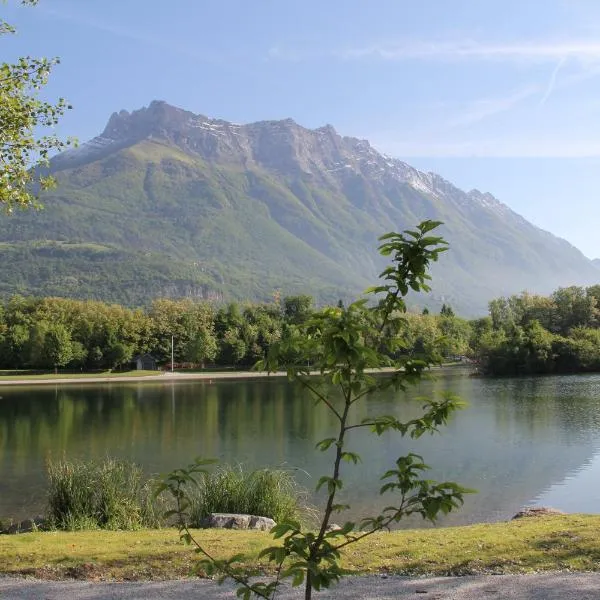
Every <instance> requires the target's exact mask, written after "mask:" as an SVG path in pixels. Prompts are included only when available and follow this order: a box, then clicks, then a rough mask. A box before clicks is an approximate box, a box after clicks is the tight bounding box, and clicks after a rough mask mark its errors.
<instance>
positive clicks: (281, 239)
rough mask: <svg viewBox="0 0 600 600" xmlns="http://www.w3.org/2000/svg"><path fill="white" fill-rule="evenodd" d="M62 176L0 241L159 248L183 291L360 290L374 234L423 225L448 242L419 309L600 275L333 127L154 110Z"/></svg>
mask: <svg viewBox="0 0 600 600" xmlns="http://www.w3.org/2000/svg"><path fill="white" fill-rule="evenodd" d="M52 168H53V170H54V171H55V173H56V174H57V176H58V179H59V182H60V187H59V188H58V190H57V191H56V192H52V193H51V194H50V195H48V196H47V198H46V199H45V203H46V206H47V209H46V211H44V213H41V214H40V215H35V216H31V215H23V216H18V217H17V218H15V219H11V220H10V224H8V225H7V224H6V223H3V224H1V225H0V239H3V240H4V241H8V242H13V243H21V244H22V243H26V244H33V243H35V242H36V241H37V242H38V243H39V240H40V239H41V240H62V241H71V242H72V241H76V242H78V243H88V244H89V243H93V244H101V245H103V246H106V247H108V248H118V249H119V251H120V252H137V253H139V252H143V253H146V254H148V253H150V254H152V255H153V256H155V255H157V256H160V257H163V258H164V259H165V260H166V261H167V262H168V264H170V265H177V266H178V268H179V269H180V271H181V269H184V270H185V272H186V273H191V275H189V277H191V279H190V280H189V281H188V280H186V279H185V277H184V278H183V280H182V279H181V277H182V275H181V273H179V275H178V282H179V283H178V287H177V289H180V288H181V289H197V287H198V285H201V286H202V289H203V290H206V289H207V286H208V288H210V287H211V286H213V287H214V294H215V295H217V296H219V297H221V296H222V297H224V298H227V297H238V298H251V299H264V298H268V297H269V296H270V294H271V293H272V291H273V289H275V288H279V289H281V290H282V291H283V292H284V293H288V292H289V293H298V292H303V293H312V294H315V295H316V296H318V297H320V299H321V300H326V301H332V300H335V299H336V298H339V297H350V296H354V295H355V294H357V293H359V292H360V290H361V289H362V288H363V287H364V286H365V285H366V284H367V283H370V282H372V281H373V278H374V277H376V275H377V273H378V271H379V269H380V267H381V264H382V263H381V262H380V261H379V258H378V256H377V253H376V246H377V236H378V235H380V234H382V233H384V232H386V231H389V230H400V229H405V228H408V227H411V226H414V225H415V224H416V223H417V222H419V221H421V220H423V219H436V220H440V221H443V222H444V226H443V231H442V234H443V235H444V236H445V237H446V238H447V239H448V240H449V242H450V244H451V251H450V252H448V253H446V254H445V255H444V257H443V259H442V260H441V262H440V264H439V265H436V267H435V269H434V291H433V295H432V296H431V297H430V298H428V299H425V300H423V301H422V302H424V303H427V304H429V305H430V306H432V307H435V306H437V305H439V304H440V303H441V302H451V303H452V304H454V305H455V307H456V308H457V309H458V310H459V311H462V312H463V313H465V314H478V313H483V312H485V308H486V303H487V301H488V300H489V299H491V298H493V297H496V296H499V295H505V294H509V293H514V292H519V291H521V290H523V289H528V290H531V291H537V292H549V291H551V290H552V289H553V288H555V287H558V286H560V285H571V284H576V283H577V284H579V283H583V284H587V283H593V282H595V280H596V279H597V278H598V269H597V267H595V266H594V265H593V264H592V262H591V261H589V260H587V259H586V258H585V257H584V256H583V255H582V254H581V253H580V252H579V251H578V250H577V249H576V248H574V247H573V246H571V245H570V244H568V243H567V242H565V241H564V240H561V239H559V238H556V237H555V236H553V235H551V234H549V233H547V232H545V231H542V230H540V229H538V228H536V227H534V226H533V225H532V224H530V223H529V222H527V221H526V220H525V219H523V218H522V217H521V216H519V215H518V214H516V213H515V212H513V211H512V210H511V209H510V208H509V207H508V206H506V205H505V204H503V203H501V202H500V201H498V200H497V199H496V198H494V197H493V196H492V195H491V194H488V193H482V192H480V191H478V190H471V191H470V192H465V191H462V190H460V189H458V188H457V187H455V186H454V185H452V184H451V183H450V182H448V181H446V180H445V179H443V178H442V177H440V176H438V175H436V174H434V173H423V172H421V171H418V170H417V169H414V168H413V167H411V166H410V165H408V164H406V163H404V162H402V161H400V160H396V159H394V158H392V157H389V156H386V155H384V154H381V153H379V152H378V151H377V150H375V149H374V148H373V147H372V146H371V145H370V144H369V142H368V141H366V140H359V139H356V138H352V137H343V136H340V135H339V134H338V133H337V132H336V131H335V129H334V128H333V127H332V126H330V125H326V126H324V127H321V128H318V129H314V130H310V129H306V128H304V127H302V126H300V125H298V124H297V123H295V122H294V121H293V120H291V119H286V120H282V121H262V122H258V123H251V124H246V125H239V124H235V123H229V122H227V121H223V120H218V119H211V118H209V117H206V116H203V115H196V114H193V113H191V112H189V111H185V110H182V109H180V108H176V107H173V106H170V105H168V104H166V103H165V102H158V101H155V102H152V103H151V104H150V105H149V106H148V107H146V108H142V109H140V110H136V111H133V112H131V113H129V112H127V111H121V112H119V113H114V114H113V115H112V116H111V117H110V119H109V121H108V124H107V126H106V128H105V130H104V131H103V132H102V134H101V135H100V136H98V137H96V138H94V139H93V140H91V141H89V142H87V143H86V144H83V145H82V146H81V147H79V148H77V149H75V150H71V151H69V152H65V153H64V154H62V155H59V156H58V157H56V158H55V159H54V160H53V163H52ZM132 260H134V259H133V258H132ZM135 260H137V259H135ZM135 260H134V262H135ZM167 271H168V269H167ZM167 271H165V273H164V276H165V278H167V279H168V277H169V275H168V272H167ZM38 279H40V277H38ZM136 285H137V286H139V288H140V290H143V288H144V284H143V281H139V282H137V281H136ZM161 285H162V286H163V287H164V284H163V283H161ZM186 286H187V287H186ZM36 289H38V288H36ZM43 289H44V288H43V287H42V290H43ZM152 289H156V287H154V288H149V292H151V290H152ZM161 289H162V288H161ZM99 293H101V291H99ZM204 293H205V294H206V293H207V292H204ZM115 294H116V295H117V297H118V289H115ZM140 294H143V292H140Z"/></svg>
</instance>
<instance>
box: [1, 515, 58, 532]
mask: <svg viewBox="0 0 600 600" xmlns="http://www.w3.org/2000/svg"><path fill="white" fill-rule="evenodd" d="M47 526H48V523H47V522H46V519H45V518H44V517H42V516H37V517H33V519H25V520H24V521H18V522H17V523H13V524H12V525H9V526H8V527H7V528H6V529H3V530H2V531H0V533H8V534H15V533H30V532H31V531H43V530H44V529H47Z"/></svg>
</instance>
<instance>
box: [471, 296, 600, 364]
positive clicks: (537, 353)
mask: <svg viewBox="0 0 600 600" xmlns="http://www.w3.org/2000/svg"><path fill="white" fill-rule="evenodd" d="M471 325H472V329H473V331H474V335H473V337H472V340H473V341H472V348H471V352H472V353H473V355H474V356H476V357H477V359H478V360H479V362H480V363H481V366H482V368H483V370H484V372H485V373H487V374H491V375H521V374H545V373H571V372H581V371H598V370H600V285H595V286H592V287H588V288H584V287H578V286H572V287H567V288H560V289H558V290H556V291H555V292H554V293H553V294H552V295H551V296H548V297H546V296H536V295H532V294H528V293H522V294H519V295H515V296H511V297H509V298H499V299H497V300H493V301H492V302H490V316H489V317H487V318H485V319H480V320H478V321H474V322H472V323H471Z"/></svg>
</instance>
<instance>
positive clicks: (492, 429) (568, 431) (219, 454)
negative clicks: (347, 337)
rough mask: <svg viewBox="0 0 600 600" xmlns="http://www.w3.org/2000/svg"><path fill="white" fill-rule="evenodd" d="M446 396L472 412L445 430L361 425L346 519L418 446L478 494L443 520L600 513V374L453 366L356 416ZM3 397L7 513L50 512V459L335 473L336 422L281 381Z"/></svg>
mask: <svg viewBox="0 0 600 600" xmlns="http://www.w3.org/2000/svg"><path fill="white" fill-rule="evenodd" d="M443 391H451V392H454V393H456V394H458V395H459V396H460V397H461V398H462V399H463V400H465V401H466V402H467V403H468V407H467V408H466V409H465V410H462V411H459V412H458V413H456V414H455V415H454V417H453V418H452V421H451V422H450V424H449V425H448V426H447V427H445V428H444V429H443V430H442V433H441V434H440V435H436V436H431V437H430V436H426V437H424V438H421V439H419V440H411V439H403V438H401V437H400V436H399V435H398V434H386V435H384V436H382V437H380V438H378V437H377V436H375V435H371V434H368V433H367V432H363V431H355V432H353V434H352V437H351V439H350V443H349V445H348V449H350V450H353V451H355V452H358V453H359V454H361V456H362V458H363V461H362V463H360V464H359V465H357V466H353V465H347V466H345V467H344V469H345V472H344V475H343V479H344V481H345V484H346V485H345V495H346V499H347V500H348V501H349V502H350V503H351V504H352V510H351V511H350V513H349V515H348V516H349V517H354V518H357V517H360V516H365V515H372V514H374V513H375V511H376V510H377V508H380V507H382V506H386V505H388V504H389V503H390V502H389V499H387V498H385V497H384V498H382V497H380V496H379V494H378V489H379V486H380V485H381V484H380V482H379V476H380V474H381V473H383V472H384V471H385V470H386V469H388V468H390V467H392V466H393V464H394V460H395V459H396V458H397V457H398V456H400V455H401V454H406V453H407V452H410V451H412V452H417V453H419V454H422V455H423V457H424V458H425V462H427V463H428V464H430V465H432V467H433V468H432V470H431V471H430V474H429V475H428V477H431V478H435V479H440V480H450V481H457V482H459V483H461V484H462V485H465V486H467V487H472V488H475V489H477V490H478V493H477V494H474V495H471V496H469V497H468V498H467V501H466V502H465V506H464V507H463V509H462V510H460V511H457V512H455V513H453V514H451V515H449V516H448V517H446V518H445V519H444V520H443V521H441V523H443V524H446V525H453V524H462V523H471V522H478V521H496V520H501V519H507V518H510V517H511V516H512V515H513V514H514V513H515V512H517V511H518V510H519V509H520V508H521V507H522V506H524V505H533V504H539V505H549V506H553V507H555V508H560V509H562V510H565V511H568V512H600V510H599V508H600V375H578V376H557V377H538V378H534V377H531V378H513V379H482V378H474V377H469V376H468V371H467V370H465V369H462V368H456V369H442V370H439V371H436V372H435V374H434V376H433V379H431V380H429V381H423V382H422V383H421V384H420V385H419V386H418V387H417V388H415V389H414V390H411V392H410V394H407V395H403V394H401V393H400V394H398V393H395V392H393V391H389V392H386V393H384V394H380V395H377V396H375V397H373V398H370V399H368V400H367V401H365V402H364V403H363V404H362V405H360V406H359V407H358V413H357V418H358V419H360V418H363V417H366V416H373V415H376V414H394V415H397V416H398V417H400V418H404V419H408V418H411V417H412V416H414V415H416V414H418V411H419V407H420V404H421V402H420V401H419V400H418V397H419V396H421V397H422V396H428V395H429V396H431V395H435V394H441V393H442V392H443ZM0 396H2V398H1V399H0V473H1V477H0V517H14V518H23V517H26V516H31V515H33V514H37V513H40V512H43V509H44V502H45V500H44V487H45V468H44V465H45V461H46V460H47V459H48V458H49V457H55V458H60V457H62V456H67V457H72V458H102V457H105V456H114V457H118V458H123V459H128V460H132V461H135V462H138V463H139V464H141V465H143V467H144V468H145V469H146V471H147V472H148V473H149V474H150V473H165V472H167V471H169V470H171V469H173V468H175V467H179V466H183V465H186V464H187V463H188V462H190V461H191V460H192V459H193V458H194V457H196V456H203V457H210V458H218V459H221V460H223V461H227V462H232V463H241V464H243V465H246V466H248V467H256V466H267V465H268V466H283V467H285V468H288V469H293V470H294V472H295V474H296V477H297V479H298V480H299V481H300V483H301V484H302V485H304V486H306V487H309V488H312V489H314V486H315V484H316V482H317V481H318V479H319V477H320V476H321V475H323V474H329V468H328V465H329V462H330V460H329V458H330V454H329V453H321V452H318V451H316V450H315V449H314V447H315V443H316V442H317V441H319V440H321V439H323V438H325V437H330V436H331V432H332V431H333V429H332V428H333V426H334V422H333V420H332V418H331V416H330V415H329V414H328V413H327V411H326V410H324V409H323V408H322V407H320V406H314V404H313V401H312V400H311V399H310V398H308V397H307V396H305V395H304V393H303V392H302V391H301V390H299V389H298V388H297V387H295V386H293V385H291V384H290V383H288V382H287V381H286V380H285V379H284V378H271V379H268V380H267V379H258V380H257V379H252V380H237V381H231V380H229V381H189V380H188V381H168V382H167V381H165V382H147V383H131V384H123V383H110V384H69V385H63V386H60V385H57V386H28V387H19V388H9V387H5V388H1V389H0ZM331 452H332V451H331ZM314 500H315V502H317V501H318V500H319V498H314ZM339 520H341V518H340V519H339ZM409 525H414V523H409Z"/></svg>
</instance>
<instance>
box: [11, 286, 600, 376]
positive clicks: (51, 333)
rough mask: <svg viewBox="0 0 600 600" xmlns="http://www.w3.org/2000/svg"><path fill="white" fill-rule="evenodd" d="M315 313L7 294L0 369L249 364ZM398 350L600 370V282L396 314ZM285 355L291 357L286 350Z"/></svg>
mask: <svg viewBox="0 0 600 600" xmlns="http://www.w3.org/2000/svg"><path fill="white" fill-rule="evenodd" d="M314 310H315V308H314V305H313V299H312V298H311V297H310V296H290V297H285V298H282V299H281V298H274V299H273V301H271V302H269V303H263V304H251V303H246V304H243V303H231V304H227V305H225V304H221V305H219V304H217V303H212V302H197V301H192V300H156V301H154V302H153V303H152V305H151V306H150V307H149V308H147V309H130V308H125V307H123V306H120V305H117V304H106V303H103V302H99V301H83V300H73V299H64V298H24V297H20V296H14V297H12V298H11V299H10V300H8V301H6V302H5V303H4V304H0V368H2V369H36V370H45V369H55V368H60V369H69V370H85V371H92V370H96V369H103V370H104V369H117V368H128V367H130V366H131V362H132V359H133V358H134V357H135V356H136V355H137V354H142V353H146V352H147V353H150V354H152V355H153V356H154V357H155V359H156V361H157V362H158V364H160V365H163V366H168V365H169V364H170V360H171V337H173V338H174V358H175V363H176V365H186V366H216V367H236V368H248V367H251V366H252V365H254V363H255V362H256V361H257V360H259V359H261V358H263V357H264V355H265V353H266V350H267V349H268V347H269V345H270V344H271V343H272V342H273V341H276V340H279V339H281V338H282V337H284V336H289V335H294V331H295V328H296V327H297V326H298V325H300V324H301V323H302V322H304V321H305V320H306V319H308V318H309V317H310V315H311V314H312V312H313V311H314ZM403 318H404V319H405V326H404V329H403V336H404V339H403V347H402V352H404V353H406V354H410V355H412V356H415V357H418V356H419V355H420V354H434V355H435V356H437V357H438V358H439V360H440V361H442V360H444V359H454V358H456V357H461V358H462V357H466V358H468V359H469V360H471V361H473V362H474V363H476V364H477V365H478V367H479V369H480V371H481V372H482V373H485V374H489V375H524V374H545V373H569V372H580V371H598V370H600V285H598V286H593V287H589V288H582V287H569V288H560V289H558V290H557V291H555V292H554V293H553V294H552V295H551V296H549V297H545V296H536V295H531V294H527V293H522V294H520V295H515V296H511V297H508V298H498V299H496V300H493V301H492V302H490V305H489V316H487V317H484V318H481V319H475V320H471V321H468V320H466V319H462V318H460V317H458V316H456V315H455V314H454V311H453V310H452V308H451V307H450V306H448V305H444V306H443V307H442V310H441V312H440V314H430V313H429V312H428V311H427V309H425V310H424V311H423V312H422V313H420V314H417V313H407V314H406V315H404V316H403ZM290 360H293V357H290Z"/></svg>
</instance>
